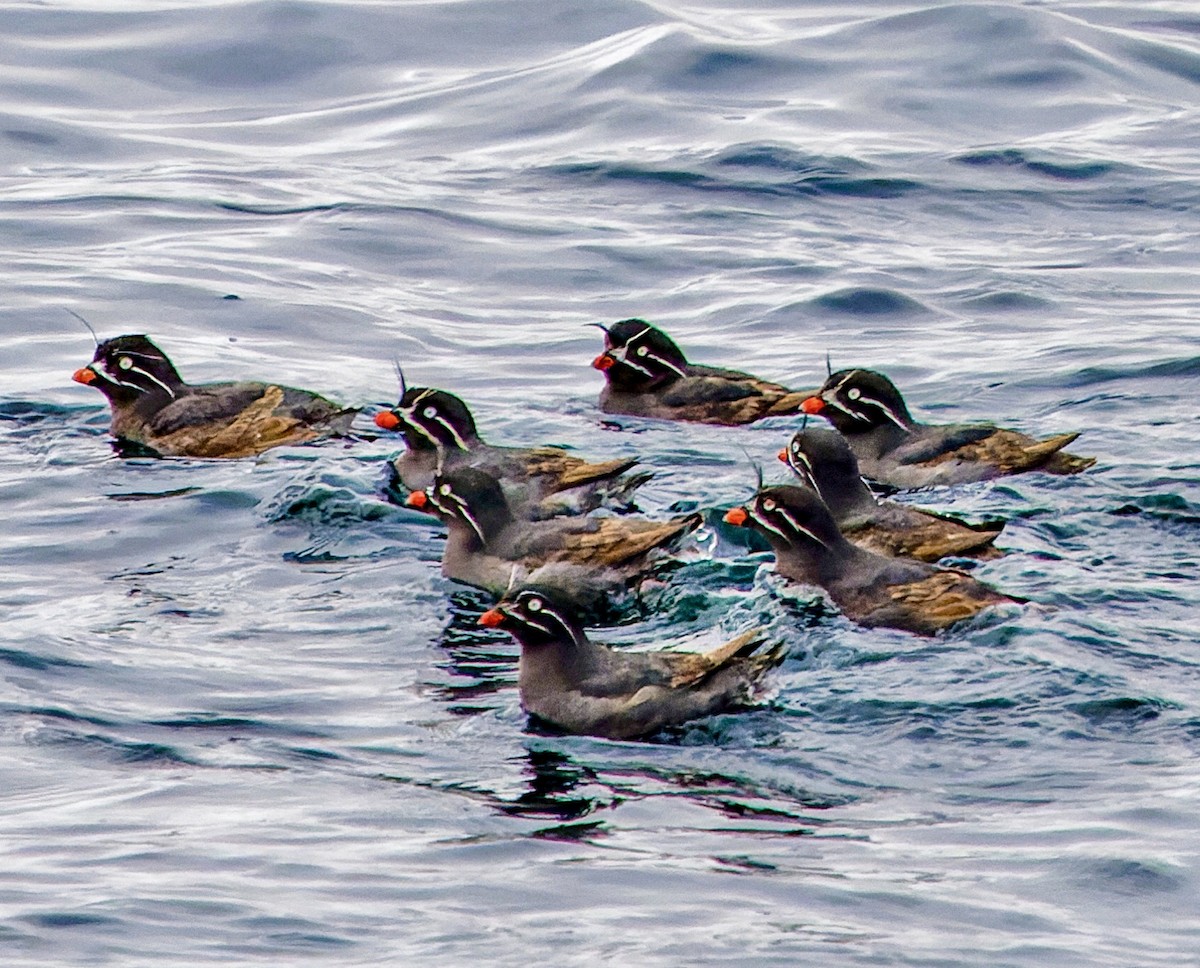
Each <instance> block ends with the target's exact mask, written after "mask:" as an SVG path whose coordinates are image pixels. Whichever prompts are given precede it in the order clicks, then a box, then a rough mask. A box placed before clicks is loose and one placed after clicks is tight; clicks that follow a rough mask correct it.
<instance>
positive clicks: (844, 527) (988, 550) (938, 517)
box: [779, 427, 1004, 561]
mask: <svg viewBox="0 0 1200 968" xmlns="http://www.w3.org/2000/svg"><path fill="white" fill-rule="evenodd" d="M779 459H780V460H781V461H783V462H784V463H786V464H787V465H788V467H790V468H791V469H792V470H793V471H794V472H795V473H796V474H797V475H798V476H799V477H800V479H801V480H802V481H804V483H805V484H807V485H808V486H809V487H811V488H813V490H815V491H816V492H817V493H818V494H820V495H821V500H823V501H824V502H825V506H826V507H828V508H829V512H830V513H831V514H832V515H833V519H834V521H836V522H837V526H838V529H839V530H840V531H841V532H842V534H843V535H844V536H845V537H846V538H848V539H849V540H850V541H851V542H852V543H854V544H856V545H858V546H859V547H860V548H866V549H867V550H868V551H874V552H877V553H878V554H881V555H888V556H889V557H892V558H918V559H920V560H921V561H937V560H938V559H939V558H945V557H947V556H948V555H964V556H968V557H972V558H996V557H999V556H1000V555H1002V554H1004V552H1002V551H1000V550H999V549H998V548H996V547H995V546H994V545H993V544H992V542H994V541H995V540H996V536H997V535H999V534H1000V531H1001V530H1002V529H1003V528H1004V522H1003V521H992V522H989V523H988V524H965V523H963V522H962V521H959V520H958V519H957V518H952V517H950V516H949V515H944V514H937V513H935V512H933V511H926V510H923V509H922V508H915V507H910V506H909V505H907V504H898V503H897V502H895V501H882V500H879V499H878V498H877V497H875V495H874V494H873V493H872V492H871V489H870V488H869V487H867V485H866V482H865V481H863V479H862V475H861V474H860V472H859V468H858V461H857V460H856V459H855V457H854V452H853V451H852V450H851V449H850V445H849V444H848V443H847V442H846V438H845V437H843V436H842V435H841V434H839V433H838V432H837V431H836V430H830V429H828V428H825V427H805V428H804V429H802V430H799V431H797V432H796V434H795V435H794V436H793V437H792V439H791V441H790V442H789V443H788V445H787V446H786V447H785V448H783V450H781V451H780V452H779Z"/></svg>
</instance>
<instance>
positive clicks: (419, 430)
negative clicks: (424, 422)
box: [404, 420, 442, 447]
mask: <svg viewBox="0 0 1200 968" xmlns="http://www.w3.org/2000/svg"><path fill="white" fill-rule="evenodd" d="M404 426H406V427H409V428H411V429H413V430H415V431H416V432H417V433H419V434H420V435H421V436H422V437H424V438H425V439H426V440H428V441H429V442H430V443H431V444H433V446H434V447H440V446H441V445H442V442H441V441H440V440H438V439H437V438H436V437H435V436H433V434H431V433H430V432H429V431H428V430H426V429H425V428H424V427H423V426H421V425H420V424H419V423H417V422H416V421H415V420H405V421H404Z"/></svg>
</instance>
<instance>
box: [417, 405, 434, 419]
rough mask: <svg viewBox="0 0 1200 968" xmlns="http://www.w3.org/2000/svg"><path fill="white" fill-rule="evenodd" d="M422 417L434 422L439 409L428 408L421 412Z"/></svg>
mask: <svg viewBox="0 0 1200 968" xmlns="http://www.w3.org/2000/svg"><path fill="white" fill-rule="evenodd" d="M421 416H423V417H428V418H429V419H430V420H432V419H433V418H434V417H436V416H437V407H426V408H425V409H424V410H422V411H421Z"/></svg>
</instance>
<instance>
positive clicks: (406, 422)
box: [375, 387, 651, 517]
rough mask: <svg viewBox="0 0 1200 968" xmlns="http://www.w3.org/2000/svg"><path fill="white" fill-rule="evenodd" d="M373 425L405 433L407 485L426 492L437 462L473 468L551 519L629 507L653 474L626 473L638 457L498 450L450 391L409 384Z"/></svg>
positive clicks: (402, 467)
mask: <svg viewBox="0 0 1200 968" xmlns="http://www.w3.org/2000/svg"><path fill="white" fill-rule="evenodd" d="M375 423H376V424H377V425H378V426H380V427H382V428H384V429H385V430H395V431H397V432H399V433H400V434H401V435H402V436H403V437H404V443H405V446H406V449H405V451H404V453H402V454H400V455H399V456H397V457H395V458H393V459H392V461H391V467H392V470H393V472H394V474H395V477H396V479H397V480H398V481H399V483H400V485H401V486H402V488H403V493H402V495H401V499H403V497H406V496H407V495H408V493H409V492H410V491H414V490H424V489H425V488H427V487H428V486H429V485H430V483H431V482H432V481H433V478H434V475H435V473H436V472H437V468H438V465H439V462H440V463H441V464H442V466H444V467H445V469H447V470H450V469H453V468H456V467H474V468H477V469H479V470H481V471H483V472H484V473H486V474H489V475H491V476H492V477H495V478H497V479H498V480H499V481H500V483H501V485H502V487H503V488H504V493H505V497H506V498H507V500H508V502H509V505H510V506H511V507H512V508H513V510H514V513H515V514H517V515H518V516H520V517H546V516H549V515H550V514H553V513H555V512H557V511H560V510H569V511H573V512H576V513H579V512H586V511H590V510H593V509H595V508H597V507H599V506H600V505H601V504H608V505H609V506H615V507H617V508H619V509H622V510H624V509H628V508H629V506H630V500H631V496H632V493H633V491H634V490H635V489H636V488H638V487H640V486H641V485H642V484H644V483H645V482H646V481H648V480H649V479H650V477H651V475H650V474H649V473H640V474H632V475H627V476H626V472H628V471H629V470H630V469H631V468H633V467H634V465H636V464H637V459H636V458H631V459H622V460H610V461H603V462H600V463H589V462H588V461H586V460H584V459H583V458H582V457H576V456H575V455H573V454H570V453H568V452H567V451H565V450H563V449H562V448H559V447H499V446H495V445H493V444H488V443H486V442H485V441H484V440H483V438H481V437H480V436H479V432H478V431H477V430H476V428H475V418H474V417H473V416H472V414H471V411H470V409H469V408H468V407H467V405H466V404H465V403H463V401H462V400H460V399H459V398H458V397H456V396H455V395H454V394H452V393H447V392H446V391H445V390H436V389H432V388H430V387H410V388H405V389H404V390H403V391H402V393H401V395H400V402H399V403H398V404H397V405H396V406H395V407H394V408H393V409H391V410H383V411H381V412H380V413H377V414H376V415H375Z"/></svg>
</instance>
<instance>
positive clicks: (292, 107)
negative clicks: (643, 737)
mask: <svg viewBox="0 0 1200 968" xmlns="http://www.w3.org/2000/svg"><path fill="white" fill-rule="evenodd" d="M733 6H737V8H738V9H736V10H733V9H730V8H731V7H733ZM0 21H2V22H3V28H4V29H3V30H2V31H0V63H2V64H3V65H4V69H3V71H0V250H2V253H3V264H4V275H5V295H4V298H3V300H0V332H2V333H3V337H4V347H5V351H4V353H3V356H2V357H0V507H3V513H4V518H3V520H4V526H3V529H2V536H0V609H2V615H0V619H2V621H0V628H2V630H3V642H2V643H0V683H2V685H0V690H2V691H0V771H2V775H3V784H2V786H3V789H2V790H0V843H2V844H3V863H2V864H0V960H2V961H3V963H4V964H5V965H49V964H53V965H65V964H88V965H120V966H140V965H156V966H158V965H164V964H186V965H198V964H220V965H243V964H245V965H271V966H277V965H290V964H301V963H302V964H331V965H378V964H463V963H469V962H472V961H474V962H478V963H484V964H495V965H526V964H529V963H530V962H531V961H537V962H542V961H545V962H549V963H552V964H560V965H594V964H599V963H608V962H612V963H617V962H620V963H624V964H637V965H653V966H676V965H682V964H689V965H700V964H736V965H801V964H802V965H914V966H916V965H919V966H931V965H937V966H946V968H949V966H955V968H959V966H987V968H1007V966H1023V968H1024V966H1030V968H1033V966H1038V968H1041V966H1084V965H1086V966H1131V965H1137V966H1148V965H1171V966H1178V965H1182V964H1192V963H1194V962H1195V958H1196V951H1197V950H1200V904H1198V903H1197V897H1198V895H1200V872H1198V860H1200V858H1198V855H1200V773H1198V771H1197V753H1198V747H1200V643H1198V641H1197V639H1198V636H1197V632H1196V627H1197V604H1198V599H1200V592H1198V584H1197V577H1198V571H1200V567H1198V565H1200V554H1198V552H1197V535H1198V533H1200V532H1198V523H1200V470H1198V467H1197V463H1198V462H1197V454H1198V453H1200V447H1198V444H1200V422H1198V420H1197V416H1196V397H1197V392H1198V391H1200V339H1198V338H1197V328H1196V323H1195V317H1196V315H1197V297H1196V290H1197V273H1196V270H1197V266H1198V265H1200V219H1198V218H1197V208H1198V205H1200V107H1198V103H1200V98H1198V95H1200V12H1198V11H1197V9H1196V7H1195V5H1194V4H1191V3H1178V2H1171V0H1152V2H1146V3H1138V4H1111V3H1109V4H1102V3H1086V2H1083V3H1066V2H1054V0H1050V2H1041V3H1014V2H1008V3H983V4H973V3H960V4H931V3H925V4H923V5H922V4H920V3H903V2H893V0H877V2H871V3H858V4H843V3H833V2H830V0H825V2H803V0H791V2H771V0H751V2H747V3H743V4H738V5H730V4H723V3H719V2H715V0H692V2H689V3H686V4H684V3H678V2H675V0H663V2H654V3H650V2H642V0H616V2H605V3H597V2H592V0H536V2H534V0H460V2H452V0H430V2H423V3H396V4H379V3H373V2H370V0H344V2H332V0H331V2H279V0H272V2H248V0H232V2H221V3H208V2H202V3H190V4H171V3H140V4H139V3H133V2H130V0H126V2H125V3H110V4H103V5H101V4H91V3H86V2H82V0H79V2H75V0H72V2H64V3H57V4H34V3H13V4H9V5H6V6H5V7H4V9H3V12H2V13H0ZM232 297H236V298H232ZM67 309H70V310H73V311H75V312H78V313H80V314H82V315H83V316H85V317H86V318H87V319H89V320H90V321H91V322H92V323H93V324H94V325H95V327H96V328H97V330H98V331H99V332H100V333H101V334H102V335H116V334H120V333H127V332H146V333H149V334H151V335H152V336H153V337H155V338H156V339H157V340H158V341H159V342H160V343H161V345H162V346H163V347H164V348H166V350H167V351H168V352H169V353H170V354H171V355H172V356H173V358H174V359H175V361H176V363H177V364H178V366H179V367H180V369H181V370H182V372H183V373H184V376H185V377H186V378H188V379H191V380H193V381H205V380H219V379H225V378H255V377H267V378H271V379H276V380H279V381H282V382H286V383H290V384H293V385H299V386H307V387H311V388H313V389H316V390H320V391H322V392H325V393H327V394H329V395H330V396H333V397H335V398H336V399H338V400H341V401H344V402H346V403H347V404H356V405H364V406H367V407H368V414H369V412H370V408H371V407H373V406H377V405H383V404H385V403H388V402H391V401H394V398H395V394H396V385H395V376H394V373H393V360H394V359H396V358H398V359H399V360H400V361H402V363H403V364H404V367H405V369H406V372H407V374H408V376H409V378H410V380H412V381H413V382H420V383H426V384H432V385H438V386H443V387H446V388H448V389H451V390H453V391H455V392H458V393H459V394H460V395H462V396H463V397H465V398H466V399H467V400H468V401H469V402H470V403H471V404H472V405H473V406H474V407H475V409H476V412H477V414H478V416H479V420H480V423H481V427H482V430H483V432H484V433H485V435H486V436H487V437H489V438H490V439H492V440H494V441H497V442H512V443H535V442H538V443H541V442H557V443H561V444H566V445H570V446H573V447H577V448H578V449H579V450H580V452H581V453H585V454H588V455H595V456H601V455H618V454H639V455H641V456H642V457H643V458H644V460H645V462H646V464H647V465H648V466H649V467H651V468H653V469H654V470H655V471H656V475H657V476H656V478H655V480H654V481H653V482H652V484H651V485H649V486H648V487H647V488H646V489H645V492H644V496H643V500H642V504H643V506H644V508H645V510H646V511H647V512H648V513H651V514H662V513H665V511H666V510H667V509H668V508H670V507H680V506H685V505H687V504H688V502H691V503H692V504H698V505H700V506H709V505H713V504H721V503H725V504H727V503H731V502H733V501H737V500H740V499H742V498H744V497H745V496H746V495H747V494H748V493H749V492H750V490H751V489H752V487H753V479H754V474H753V470H752V468H751V466H750V462H751V459H753V460H756V461H760V462H762V463H763V464H764V465H766V469H767V473H768V474H769V475H772V476H773V475H777V474H781V471H777V470H775V468H776V467H777V466H778V465H777V464H776V463H775V461H774V460H773V455H774V453H775V451H776V450H777V449H778V448H779V447H780V446H781V444H782V442H783V441H784V440H785V439H786V437H787V435H788V434H789V432H790V429H791V427H792V424H791V423H789V422H788V421H786V420H776V421H774V422H771V423H768V424H764V425H762V426H757V427H755V428H752V429H735V430H726V429H719V428H701V427H682V426H674V425H657V424H649V423H641V422H638V421H634V420H618V421H611V422H610V421H601V420H600V419H599V417H598V415H597V412H596V410H595V398H596V394H597V392H598V390H599V388H600V377H599V375H598V374H597V373H595V372H594V371H593V370H591V369H589V368H588V365H587V364H588V362H589V361H590V360H591V358H592V357H593V356H594V355H595V354H596V352H597V351H598V347H599V338H598V334H597V331H596V330H594V329H588V328H585V327H584V326H583V325H582V324H584V323H587V322H589V321H597V320H607V321H612V320H615V319H618V318H621V317H623V316H628V315H644V316H646V317H648V318H650V319H652V320H653V321H655V322H657V323H659V324H660V325H662V326H663V327H664V328H666V329H667V330H668V331H669V332H671V333H672V334H673V335H674V336H676V338H677V339H678V340H679V342H680V343H681V344H682V345H683V346H684V348H685V349H686V350H687V352H688V353H689V355H690V356H691V358H693V359H694V360H696V361H697V362H704V363H715V364H724V365H732V366H738V367H741V368H744V369H748V370H751V371H753V372H756V373H759V374H760V375H762V376H765V377H768V378H772V379H775V380H778V381H781V382H784V383H788V384H789V385H792V386H795V387H797V388H804V387H807V386H812V385H815V384H816V383H818V382H819V381H820V379H821V376H822V374H823V372H824V366H825V356H826V353H827V352H828V353H829V354H830V357H831V359H832V361H833V364H834V365H835V366H839V367H840V366H850V365H864V366H873V367H878V368H881V369H885V370H887V371H888V372H889V373H891V374H892V375H893V377H894V378H895V379H896V380H897V382H899V383H900V384H901V385H902V386H903V387H904V388H905V389H906V390H907V392H908V396H909V399H910V402H911V404H912V406H913V408H914V409H915V410H916V411H917V412H918V413H919V414H920V415H921V416H923V417H924V418H926V419H934V420H959V419H962V420H973V419H980V418H988V419H993V420H996V421H998V422H1001V423H1004V424H1006V425H1009V426H1018V427H1021V428H1022V429H1025V430H1028V431H1031V432H1037V433H1050V432H1056V431H1066V430H1079V431H1082V432H1083V436H1082V437H1081V438H1080V440H1079V442H1078V443H1077V444H1076V445H1075V447H1074V448H1073V449H1074V450H1076V451H1077V452H1080V453H1088V454H1095V455H1097V456H1098V457H1099V463H1098V465H1097V467H1096V468H1095V469H1094V470H1093V471H1092V472H1090V473H1088V474H1087V475H1085V476H1082V477H1078V478H1071V479H1056V478H1047V477H1042V476H1037V475H1032V476H1027V477H1024V478H1018V479H1014V480H1011V481H1005V482H1000V483H988V484H981V485H975V486H971V487H965V488H960V489H956V490H953V491H948V490H943V491H933V492H928V493H924V494H920V495H916V496H915V498H914V499H917V500H919V501H921V502H922V503H925V504H927V505H931V506H936V507H942V508H947V509H951V510H954V511H956V512H961V513H963V514H966V515H970V516H983V515H991V514H996V515H1004V516H1008V517H1010V518H1011V523H1010V525H1009V527H1008V529H1007V530H1006V532H1005V533H1004V536H1003V541H1002V544H1003V545H1004V546H1005V547H1007V548H1009V549H1011V551H1012V553H1011V554H1010V555H1009V556H1008V557H1006V558H1003V559H1000V560H997V561H993V562H987V563H985V564H982V565H980V566H979V567H978V569H977V573H978V574H979V575H981V576H982V577H984V578H985V579H987V580H988V581H991V582H994V583H996V584H997V585H1000V586H1002V587H1003V588H1004V589H1006V590H1008V591H1010V592H1012V593H1015V594H1019V595H1024V596H1028V597H1029V598H1031V599H1033V601H1034V603H1035V604H1033V605H1031V606H1028V607H1026V608H1024V609H1022V610H1021V611H1020V612H1019V613H1018V614H1016V615H1011V616H1008V617H1006V618H1004V619H1003V620H997V621H992V622H985V623H981V624H979V625H977V626H974V627H970V628H966V629H962V630H959V631H956V632H954V633H953V634H949V635H946V636H943V637H941V638H938V639H935V640H930V641H925V640H918V639H916V638H914V637H911V636H907V635H904V634H901V633H892V632H887V631H863V630H861V629H856V628H854V627H852V626H851V625H849V624H848V623H847V622H845V621H844V620H842V619H841V618H839V617H838V616H837V615H836V614H835V613H834V612H832V611H831V610H830V609H828V608H826V607H822V605H821V603H820V601H819V599H816V598H815V597H814V596H813V595H811V594H810V593H808V592H806V591H803V590H797V589H787V588H783V587H781V586H780V585H779V584H778V582H776V581H775V580H774V579H773V578H772V576H771V573H770V569H769V566H766V558H765V556H762V555H757V556H756V555H750V554H746V553H744V552H743V551H740V550H739V549H737V548H736V547H732V546H728V545H727V543H726V542H719V543H717V544H716V545H713V544H712V543H709V544H706V545H704V546H703V548H701V549H697V550H695V551H693V552H692V553H691V554H692V557H691V561H690V564H689V566H688V581H687V583H686V584H685V586H684V588H683V589H682V590H679V589H676V590H675V591H673V592H672V593H671V594H669V595H667V596H666V599H665V600H664V602H663V606H662V609H661V610H660V611H659V612H656V613H655V614H653V615H650V616H647V617H646V619H645V620H644V621H641V622H638V623H636V624H630V625H628V626H623V627H621V628H618V629H609V630H601V631H599V632H597V633H596V634H597V637H600V638H606V639H607V640H609V641H618V642H628V643H634V644H637V645H642V646H658V645H662V644H666V643H670V642H676V641H680V642H683V643H684V644H686V645H691V646H692V647H698V646H702V645H706V644H709V643H713V642H716V641H717V640H718V639H719V638H720V636H722V635H723V634H727V633H733V632H736V631H739V630H740V629H742V628H745V627H747V626H748V625H749V624H753V623H755V622H758V623H763V624H766V625H768V626H769V627H771V628H772V629H774V630H775V631H776V632H778V633H779V634H780V635H782V636H784V637H785V638H786V639H787V641H789V642H790V644H791V652H790V655H789V658H788V660H787V662H786V663H785V665H784V667H783V668H782V669H781V670H780V671H779V673H778V675H776V676H775V677H774V679H773V692H772V696H771V697H770V703H769V704H768V705H767V706H766V707H764V708H763V709H761V710H758V711H755V712H753V713H750V714H747V715H744V716H726V717H719V718H716V719H713V720H709V721H705V722H702V723H699V724H697V725H695V726H694V727H690V728H688V729H686V730H683V731H682V732H681V733H680V734H678V735H674V736H669V737H664V738H661V739H659V740H658V741H656V742H651V743H615V742H606V741H601V740H595V739H587V738H555V737H549V736H542V735H538V734H537V733H535V732H531V731H530V730H529V729H528V728H527V724H526V722H525V720H524V717H523V716H522V714H521V711H520V709H519V706H518V702H517V696H516V690H515V686H514V678H515V670H514V665H513V660H514V657H515V650H514V648H513V646H512V644H511V642H510V641H508V640H507V639H506V638H504V637H503V636H493V635H491V634H483V633H482V631H481V630H477V629H476V628H475V627H474V626H473V625H472V624H471V623H472V621H473V616H474V615H475V614H477V612H478V609H479V607H480V605H481V600H480V599H479V598H478V597H477V596H475V595H473V594H470V593H465V592H464V591H463V590H461V589H458V588H456V587H454V586H452V585H451V584H449V583H447V582H446V581H444V580H443V579H442V578H441V577H440V575H439V574H438V568H437V562H438V556H439V553H440V543H441V534H440V531H439V530H438V528H437V527H436V526H434V525H432V524H431V523H430V522H429V521H428V520H427V519H424V518H421V517H419V516H417V515H415V514H413V513H410V512H407V511H404V510H401V509H397V508H393V507H391V506H389V505H387V504H386V503H385V502H383V501H382V500H381V499H380V497H379V496H378V485H379V480H380V474H381V470H382V467H383V462H384V461H385V459H386V458H387V457H388V456H389V455H390V454H391V453H393V452H394V451H395V450H396V444H395V442H394V441H393V440H391V439H375V440H364V441H361V442H358V443H355V444H353V445H346V444H344V443H332V444H328V445H326V446H321V447H306V448H294V449H288V450H282V451H275V452H272V453H270V454H268V455H266V456H263V457H262V458H260V459H257V460H246V461H237V462H228V463H220V462H203V461H183V460H176V461H150V460H122V459H119V458H117V457H116V456H115V455H114V454H113V452H112V451H111V449H110V447H109V442H108V438H107V433H106V429H107V421H108V415H107V410H106V408H105V407H104V405H103V400H102V398H101V397H100V395H99V394H97V393H96V392H95V391H93V390H91V389H89V388H86V387H80V386H77V385H75V384H73V383H71V382H70V379H69V376H70V373H71V371H72V370H74V369H75V368H76V367H77V366H80V365H83V364H84V363H86V362H87V361H88V360H89V359H90V357H91V350H92V342H91V337H90V336H89V335H88V334H87V333H86V332H85V331H84V329H83V327H82V326H81V325H80V324H79V323H78V322H77V321H76V320H74V319H73V318H72V317H71V316H70V315H69V314H68V313H67V312H66V311H65V310H67ZM361 426H362V428H363V429H364V430H373V429H374V428H373V426H372V425H371V423H370V420H369V416H367V417H364V418H362V420H361ZM747 455H749V459H748V457H747ZM710 556H711V557H710Z"/></svg>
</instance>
